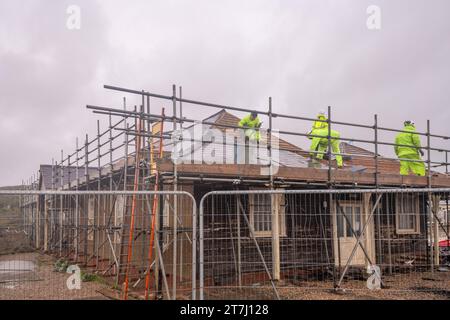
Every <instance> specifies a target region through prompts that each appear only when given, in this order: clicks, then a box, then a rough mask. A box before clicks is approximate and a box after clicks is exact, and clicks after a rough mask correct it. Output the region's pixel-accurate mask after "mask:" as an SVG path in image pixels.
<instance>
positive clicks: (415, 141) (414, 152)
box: [394, 125, 421, 160]
mask: <svg viewBox="0 0 450 320" xmlns="http://www.w3.org/2000/svg"><path fill="white" fill-rule="evenodd" d="M403 131H408V132H400V133H399V134H397V136H396V137H395V147H394V149H395V154H396V155H397V157H399V158H404V157H408V156H416V158H417V160H419V159H420V157H419V149H418V148H420V147H421V145H420V138H419V135H418V134H417V133H416V128H415V127H414V126H413V125H406V126H405V127H404V128H403ZM399 145H405V146H406V147H404V146H399ZM408 146H411V147H408ZM414 147H416V148H414Z"/></svg>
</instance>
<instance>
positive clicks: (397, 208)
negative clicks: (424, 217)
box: [395, 193, 420, 235]
mask: <svg viewBox="0 0 450 320" xmlns="http://www.w3.org/2000/svg"><path fill="white" fill-rule="evenodd" d="M400 196H407V197H413V200H414V207H415V208H414V209H413V211H415V212H412V213H413V214H414V218H415V228H414V229H405V228H400V215H401V214H402V213H404V212H401V210H400V205H401V201H402V200H401V199H400ZM395 233H396V234H399V235H408V234H420V204H419V196H418V195H416V194H401V193H399V194H397V195H396V196H395Z"/></svg>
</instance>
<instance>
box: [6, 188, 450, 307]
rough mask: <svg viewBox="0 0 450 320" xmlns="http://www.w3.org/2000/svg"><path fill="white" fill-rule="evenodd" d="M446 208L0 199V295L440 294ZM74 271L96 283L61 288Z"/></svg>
mask: <svg viewBox="0 0 450 320" xmlns="http://www.w3.org/2000/svg"><path fill="white" fill-rule="evenodd" d="M449 198H450V189H365V190H364V189H353V190H325V189H324V190H306V189H305V190H283V189H277V190H233V191H213V192H209V193H207V194H205V195H203V197H201V199H198V200H199V202H198V214H197V205H196V201H195V200H194V197H193V196H192V195H191V194H190V193H188V192H184V191H159V192H155V191H138V192H133V191H77V192H73V191H46V192H45V191H24V190H21V191H0V200H1V202H0V240H1V241H0V298H1V299H25V298H36V299H46V298H51V299H53V298H56V299H71V298H89V297H93V296H94V297H95V296H96V295H97V292H98V291H100V290H102V288H100V287H101V285H102V284H105V286H106V287H108V288H115V289H116V290H115V291H117V297H118V298H119V299H126V298H141V299H145V298H148V299H156V298H164V299H303V298H305V297H309V298H311V297H312V298H314V297H316V296H314V293H315V292H322V293H323V292H327V293H330V292H342V291H343V290H344V289H345V290H347V291H351V292H357V293H358V294H367V293H368V292H370V293H371V294H373V293H374V292H379V293H380V294H381V295H382V296H386V295H387V296H389V295H390V294H394V293H417V292H424V293H432V294H436V295H438V296H439V294H441V296H442V294H446V295H447V296H445V297H448V292H449V291H450V272H448V267H449V263H450V261H449V227H450V224H449V210H448V201H449ZM130 239H131V241H130ZM44 253H45V254H44ZM75 267H79V268H80V269H78V270H80V275H81V278H83V279H94V280H95V281H91V282H86V283H85V282H83V283H82V285H81V290H71V289H70V284H69V283H68V282H67V281H68V277H69V275H68V274H66V273H65V272H75V271H76V269H74V268H75ZM74 270H75V271H74ZM55 271H62V272H63V273H55ZM72 289H73V288H72ZM377 289H381V290H379V291H377ZM83 290H84V291H83ZM80 294H81V296H80ZM393 297H395V296H393ZM442 297H443V296H442Z"/></svg>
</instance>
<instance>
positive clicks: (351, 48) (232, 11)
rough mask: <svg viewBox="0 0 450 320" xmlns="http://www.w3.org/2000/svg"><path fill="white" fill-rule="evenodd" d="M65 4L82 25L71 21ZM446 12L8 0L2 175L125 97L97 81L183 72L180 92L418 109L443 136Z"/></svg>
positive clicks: (397, 122) (61, 143)
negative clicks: (376, 20) (94, 108)
mask: <svg viewBox="0 0 450 320" xmlns="http://www.w3.org/2000/svg"><path fill="white" fill-rule="evenodd" d="M72 4H73V5H78V6H79V7H80V9H81V28H80V29H79V30H69V29H68V28H67V27H66V21H67V18H68V14H67V13H66V9H67V7H68V6H69V5H72ZM369 5H377V6H379V8H380V9H381V29H380V30H369V29H368V28H367V26H366V20H367V18H368V14H367V13H366V9H367V7H368V6H369ZM449 12H450V1H448V0H433V1H425V0H423V1H419V0H415V1H412V0H403V1H400V0H389V1H380V0H372V1H365V0H342V1H336V0H328V1H327V0H283V1H263V0H254V1H214V0H195V1H193V0H192V1H181V0H180V1H171V0H164V1H149V0H146V1H138V0H133V1H112V0H107V1H106V0H103V1H100V0H97V1H92V0H89V1H76V0H71V1H50V0H41V1H39V0H28V1H26V0H17V1H16V0H3V1H1V2H0V111H1V112H0V133H1V135H0V146H1V155H2V156H1V158H0V185H13V184H18V183H20V182H21V180H22V179H24V178H28V177H29V176H30V175H31V174H32V173H34V172H36V171H37V169H38V166H39V164H42V163H51V159H52V157H54V158H56V159H59V156H60V150H61V149H65V150H67V151H70V152H72V151H73V150H74V147H75V138H76V137H77V136H78V137H84V134H85V133H86V132H88V133H92V134H93V133H95V131H96V128H95V125H96V119H97V118H98V116H96V115H93V114H92V113H91V112H90V111H88V110H86V108H85V105H86V104H98V105H103V106H117V107H119V106H120V105H121V97H122V95H120V94H117V93H114V92H111V91H107V90H105V89H103V84H112V85H118V86H123V87H129V88H134V89H139V90H141V89H145V90H148V91H152V92H158V93H164V94H170V93H171V85H172V84H177V85H182V86H183V92H184V96H185V97H187V98H192V99H198V100H205V101H211V102H217V103H223V104H228V105H236V106H243V107H252V108H257V109H260V110H263V109H266V108H267V99H268V97H269V96H272V97H273V101H274V103H273V104H274V111H275V112H279V113H290V114H296V115H302V116H314V115H315V113H316V112H317V111H318V110H319V109H323V108H325V107H326V106H328V105H331V106H332V107H333V115H334V118H335V119H337V120H343V121H355V122H359V123H368V124H369V123H372V122H373V115H374V114H375V113H377V114H378V115H379V118H380V122H381V125H383V126H388V127H401V125H402V122H403V120H404V119H413V120H415V121H416V124H417V127H418V130H425V125H426V119H430V120H431V123H432V130H433V131H434V132H436V133H440V134H444V135H450V129H449V127H448V122H449V120H450V111H449V105H450V90H449V84H450V59H449V57H450V19H449V18H448V13H449ZM130 99H131V98H130ZM130 103H131V104H132V103H134V101H133V100H130ZM135 103H138V100H136V102H135ZM215 111H216V110H210V112H211V113H212V112H215ZM186 113H187V114H188V115H189V116H192V117H197V118H204V117H206V116H207V112H206V111H205V110H200V109H194V108H190V109H187V110H186ZM102 121H103V120H102ZM275 124H276V126H277V127H279V128H280V127H282V128H283V129H284V130H298V131H302V132H306V131H307V130H308V127H309V126H310V124H307V123H295V122H290V121H283V122H282V121H277V122H276V123H275ZM339 130H341V131H342V132H343V135H345V136H347V137H348V136H355V137H370V134H371V133H368V132H362V131H360V130H353V129H349V128H340V129H339ZM383 138H385V139H387V140H389V139H392V135H389V134H386V135H385V136H383ZM298 142H299V144H301V145H302V146H306V143H305V142H304V141H298ZM444 146H446V147H447V148H450V146H449V145H448V143H447V144H446V145H444ZM390 152H391V151H390V149H386V150H385V153H386V154H388V155H392V154H390Z"/></svg>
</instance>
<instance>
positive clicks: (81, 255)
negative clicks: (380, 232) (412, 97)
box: [21, 85, 450, 298]
mask: <svg viewBox="0 0 450 320" xmlns="http://www.w3.org/2000/svg"><path fill="white" fill-rule="evenodd" d="M104 88H105V89H108V90H112V91H116V92H120V93H124V94H130V95H135V96H137V97H140V98H141V100H142V101H141V104H140V105H139V106H134V107H132V108H131V110H130V107H129V106H127V100H126V98H125V97H124V98H123V107H122V108H111V107H104V106H94V105H87V106H86V107H87V109H89V110H92V111H93V113H94V114H100V115H104V116H106V117H107V119H108V126H107V128H106V129H103V130H102V129H101V126H100V121H97V132H96V134H95V136H94V137H91V136H89V135H88V134H86V135H85V138H84V143H83V144H82V145H80V143H79V139H76V143H75V151H73V152H71V153H66V152H64V151H63V150H61V158H60V160H59V162H58V161H55V160H52V165H51V174H50V180H51V181H50V182H48V181H47V183H48V184H49V186H48V188H50V189H52V190H59V191H65V190H66V191H75V192H79V191H86V192H87V191H97V192H98V191H110V192H114V191H121V190H122V191H134V192H138V191H149V190H154V191H157V190H161V191H163V190H165V191H167V190H170V191H172V192H174V194H173V195H172V196H170V197H169V196H167V197H165V196H162V195H158V196H156V195H155V196H154V197H151V198H149V197H148V196H147V197H144V196H142V195H141V196H139V197H134V198H133V197H125V199H120V198H118V197H117V196H115V195H114V196H110V197H109V198H105V197H99V196H95V195H93V196H92V197H81V196H78V195H77V194H76V193H75V194H74V195H71V196H69V195H68V196H61V197H51V196H50V197H48V198H47V197H43V198H42V201H37V202H36V199H35V198H31V199H27V197H26V196H24V197H23V198H22V200H21V202H22V208H24V219H25V217H31V219H32V221H34V222H33V224H30V223H28V224H27V225H34V227H33V228H31V227H30V230H29V233H30V235H31V238H32V239H35V246H36V247H37V248H42V249H43V250H45V251H52V252H54V250H57V254H58V256H59V257H70V258H72V259H74V260H75V261H82V262H83V263H84V264H85V265H91V266H92V267H93V268H94V269H95V270H97V271H99V272H101V273H102V274H103V275H108V274H109V275H113V276H114V277H115V282H116V284H117V285H119V286H120V285H122V283H124V281H125V282H126V283H128V281H129V280H125V279H127V278H128V273H129V272H131V273H132V274H133V276H132V278H133V281H131V280H130V281H131V282H132V283H130V285H131V286H132V287H133V288H134V287H136V286H137V285H138V284H139V283H140V282H142V280H145V281H144V282H145V283H146V285H145V286H146V293H145V297H146V298H147V297H148V294H147V293H148V291H149V290H148V289H147V288H148V282H149V274H150V272H151V269H152V268H153V269H156V270H160V269H161V267H164V266H162V265H161V262H160V261H159V259H158V257H157V256H156V255H157V254H160V253H158V252H165V250H169V249H166V248H169V246H168V243H170V247H171V249H170V250H171V251H170V250H169V251H168V252H169V254H171V255H172V257H171V259H172V264H171V267H172V270H171V274H172V279H171V280H172V284H171V290H169V286H170V285H169V283H166V281H167V279H165V277H163V276H162V275H161V273H160V271H158V272H157V273H155V274H154V281H155V287H156V290H155V295H154V296H155V297H157V296H158V295H162V294H163V287H164V288H166V289H165V291H166V293H165V295H166V296H170V297H172V298H176V297H177V289H178V288H179V287H180V281H181V280H182V277H183V274H184V273H185V271H186V270H184V271H183V270H182V269H183V268H184V266H185V264H186V263H187V262H186V260H185V261H183V259H186V257H185V255H186V253H184V252H183V244H185V243H192V238H193V237H194V236H196V234H195V232H194V230H193V228H194V227H195V226H196V223H193V224H192V225H186V223H185V221H184V220H186V218H185V217H184V215H186V216H187V214H186V213H184V211H183V210H184V209H185V207H186V203H185V200H186V199H179V194H178V193H177V192H179V191H185V190H187V191H188V192H190V193H192V194H193V193H194V192H193V191H192V190H191V189H189V186H187V187H186V185H187V182H193V181H197V182H199V183H224V184H227V185H228V188H230V189H235V188H237V187H238V186H241V185H245V184H247V185H258V186H259V187H260V188H267V189H268V190H275V189H276V188H280V187H282V186H283V185H286V184H288V185H289V186H291V187H292V186H294V187H295V186H297V187H302V186H305V187H307V188H311V187H316V188H326V189H329V190H335V189H338V188H343V187H347V188H349V187H353V188H354V187H357V188H375V189H383V188H387V186H386V183H384V182H383V181H382V180H383V179H382V177H383V172H382V169H380V168H381V164H382V163H383V162H385V161H387V160H392V161H397V159H393V158H388V157H382V156H381V155H380V153H379V148H380V147H381V146H395V144H394V143H392V142H389V141H382V140H381V139H380V138H379V137H380V133H382V132H387V133H389V132H390V133H400V132H405V131H403V130H398V129H392V128H387V127H383V126H380V124H379V119H378V116H377V115H374V121H373V123H372V124H358V123H350V122H342V121H337V120H334V113H332V108H331V106H329V107H328V110H327V120H318V119H315V118H309V117H303V116H298V115H288V114H281V113H276V112H273V101H272V98H269V99H268V106H267V110H266V111H262V110H257V109H256V108H242V107H236V106H227V105H222V104H216V103H209V102H203V101H197V100H191V99H186V98H183V91H182V87H179V88H178V92H177V86H175V85H173V86H172V94H171V95H163V94H157V93H151V92H148V91H145V90H141V91H139V90H133V89H127V88H121V87H115V86H109V85H105V86H104ZM153 100H160V101H163V102H169V103H171V104H172V112H171V113H169V114H167V113H166V112H164V111H163V112H159V113H158V111H159V110H151V108H150V106H151V102H152V103H153ZM195 106H201V107H206V108H212V109H220V110H226V111H231V112H238V113H249V112H252V111H257V112H258V114H259V115H260V116H261V117H264V118H265V119H264V120H266V119H267V123H268V128H266V129H261V132H262V133H263V136H264V137H265V139H266V141H267V146H266V147H267V154H268V163H269V164H268V165H267V168H268V172H269V174H268V175H267V176H261V177H257V178H255V177H248V176H241V175H236V176H233V177H229V176H225V177H224V176H220V175H218V174H210V173H205V174H198V175H195V174H189V173H186V172H183V171H182V170H180V165H179V164H178V163H177V161H174V162H173V164H172V166H171V167H170V168H171V169H170V172H169V170H160V169H159V165H160V163H161V162H162V161H164V160H167V159H168V158H169V157H170V153H171V151H170V149H171V150H175V149H177V148H179V147H180V145H181V144H183V142H185V141H183V136H182V133H183V131H186V130H189V128H190V127H192V126H194V125H196V124H198V123H200V124H201V125H208V126H215V127H218V128H219V129H223V130H226V129H230V130H234V131H237V132H239V133H242V132H243V130H244V129H243V128H242V127H240V126H239V125H237V124H236V125H234V124H218V123H217V122H214V121H208V120H203V121H202V120H201V119H193V118H188V117H185V116H183V114H186V108H188V107H195ZM332 116H333V118H332ZM113 119H117V121H116V122H114V121H113ZM278 119H286V120H294V121H296V122H298V123H305V124H310V123H312V122H314V121H322V122H326V123H327V125H328V135H327V136H326V137H322V136H316V135H313V134H309V133H302V132H292V131H285V130H276V129H275V126H274V121H275V120H278ZM162 123H166V124H171V128H169V129H166V131H164V127H163V126H162ZM299 127H300V126H299ZM336 127H349V128H360V129H364V130H369V131H370V132H371V135H372V136H373V139H370V140H369V139H357V138H354V137H349V136H343V137H340V141H347V142H358V143H362V144H368V145H371V146H372V147H373V151H370V152H369V153H368V154H358V155H356V156H358V157H360V158H365V159H367V160H368V161H371V162H373V164H374V172H373V173H371V175H372V178H373V179H372V181H373V183H369V184H368V185H363V184H358V183H345V182H344V183H339V179H338V178H337V177H338V176H339V174H340V172H341V171H342V170H340V169H336V168H335V163H334V160H333V158H334V157H336V156H337V155H340V156H343V157H352V156H355V154H351V153H346V152H341V153H335V152H332V148H331V144H332V139H333V137H332V135H331V130H334V129H335V128H336ZM180 133H181V135H180ZM275 134H276V135H277V136H283V137H304V138H305V137H320V138H325V139H327V143H328V149H327V150H326V151H324V152H320V151H314V150H308V151H303V152H302V155H303V156H305V157H308V156H310V155H314V154H315V155H317V154H322V155H324V156H325V160H324V161H322V163H323V164H324V167H323V168H324V169H323V170H322V171H326V180H325V181H316V182H314V181H307V182H305V181H301V179H289V178H286V177H279V176H276V175H275V174H274V171H273V165H274V162H275V159H274V158H273V152H274V150H275V149H277V150H279V151H289V150H290V149H289V148H286V147H283V146H275V142H274V140H275V138H274V137H275ZM417 134H418V135H419V136H421V137H425V138H426V145H425V146H423V147H422V148H423V149H425V150H426V159H425V160H407V159H405V160H404V161H413V162H414V161H420V162H423V163H425V165H426V167H427V175H426V177H414V178H415V179H414V181H417V182H420V184H418V185H417V186H422V187H428V188H433V187H435V181H439V183H440V185H439V186H440V187H442V183H443V184H444V186H445V185H447V186H450V177H449V175H448V174H449V172H448V166H449V164H450V163H449V162H448V153H449V152H450V150H449V149H448V148H443V147H441V144H445V143H448V140H449V139H450V137H449V136H445V135H438V134H434V133H431V124H430V121H429V120H427V129H426V131H425V132H417ZM435 140H438V141H439V143H436V144H432V142H434V141H435ZM189 142H190V143H191V144H195V143H197V144H200V145H203V144H221V145H223V146H224V148H227V147H228V146H231V147H232V148H233V150H235V149H236V148H237V147H239V146H242V145H241V144H240V143H239V142H238V141H237V139H234V140H232V141H231V142H228V141H223V142H216V141H212V140H211V139H209V138H207V137H204V136H202V137H200V138H196V137H194V138H190V139H189ZM244 146H246V144H244ZM408 147H409V146H408ZM155 148H160V154H159V155H158V157H155V152H154V150H155ZM164 148H167V149H168V150H169V151H167V150H166V149H164ZM225 150H226V149H225ZM198 165H200V166H203V165H204V163H201V164H198ZM45 178H48V177H44V176H43V172H38V173H37V174H36V175H33V177H31V178H30V179H28V180H27V181H24V182H23V188H24V189H29V190H42V188H43V186H42V185H40V182H41V183H42V180H43V179H45ZM398 181H404V180H403V179H399V180H398ZM398 186H401V187H404V185H403V184H401V185H398ZM193 195H194V194H193ZM194 196H195V195H194ZM328 196H329V197H330V199H329V201H330V203H331V200H332V199H331V193H330V194H329V195H328ZM445 201H446V207H447V211H448V199H446V200H445ZM119 205H120V206H122V207H123V209H122V210H123V212H124V213H123V215H122V218H121V219H122V223H121V225H120V224H119V223H114V221H112V217H113V216H117V214H116V211H117V210H118V207H119ZM136 207H139V208H138V209H136ZM87 208H95V209H93V212H94V213H90V210H88V209H87ZM25 209H26V210H27V212H25ZM135 210H138V212H139V213H137V214H136V213H133V212H134V211H135ZM167 210H170V212H171V213H172V214H173V219H170V221H169V222H168V223H165V222H164V221H165V220H164V219H165V218H164V216H165V215H166V214H167V213H166V211H167ZM86 211H88V212H86ZM91 211H92V210H91ZM192 214H193V212H192V213H191V215H192ZM41 215H45V216H41ZM134 219H138V221H137V225H138V226H139V227H138V228H136V227H135V226H134V222H133V220H134ZM44 220H45V221H49V222H50V223H49V225H48V227H47V224H45V223H42V221H44ZM66 222H67V223H66ZM446 228H447V236H448V233H449V232H448V231H449V230H448V228H449V227H448V225H447V227H446ZM155 230H158V232H155V233H154V235H153V232H154V231H155ZM168 235H170V237H171V238H170V239H169V240H168V239H167V237H168ZM136 237H141V238H142V239H141V241H142V243H143V244H146V245H143V247H144V248H143V249H142V248H139V250H141V249H142V254H141V256H142V259H143V261H144V262H142V263H141V265H143V266H144V267H143V270H137V269H136V268H135V269H133V270H129V269H128V268H132V262H133V261H132V256H133V253H132V251H133V250H134V249H132V246H133V243H135V242H136ZM43 239H45V241H44V240H43ZM126 239H128V241H126ZM153 239H154V243H153V242H152V241H153ZM91 242H92V249H91V248H90V247H89V246H90V245H91V244H90V243H91ZM72 244H73V245H72ZM152 246H154V247H158V248H159V249H160V251H158V250H157V251H155V254H154V256H153V257H152V252H153V248H152ZM184 246H185V245H184ZM108 247H109V248H112V250H109V249H108ZM130 248H131V249H130ZM194 254H195V252H194ZM102 257H107V258H106V261H103V258H102ZM130 259H131V260H130ZM147 260H148V261H147ZM194 260H195V259H194ZM177 261H178V262H179V263H178V264H177V263H176V262H177ZM165 267H166V268H167V265H166V266H165ZM123 268H125V270H124V269H123ZM177 275H178V277H177ZM193 278H194V279H195V274H193ZM169 291H170V293H169ZM126 292H127V289H125V297H126V295H127V293H126Z"/></svg>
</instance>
